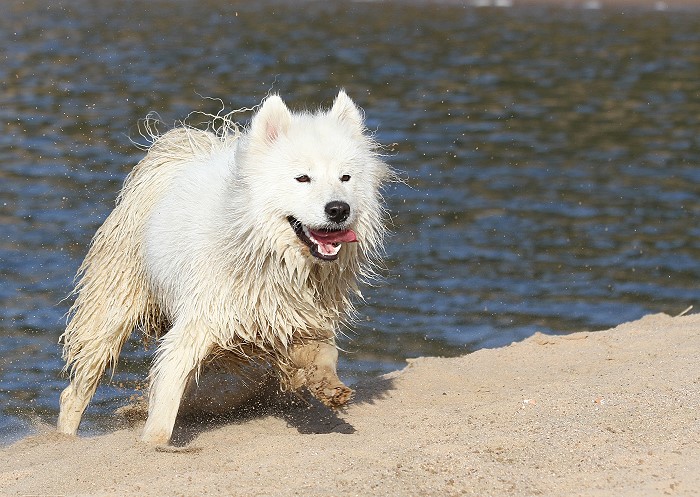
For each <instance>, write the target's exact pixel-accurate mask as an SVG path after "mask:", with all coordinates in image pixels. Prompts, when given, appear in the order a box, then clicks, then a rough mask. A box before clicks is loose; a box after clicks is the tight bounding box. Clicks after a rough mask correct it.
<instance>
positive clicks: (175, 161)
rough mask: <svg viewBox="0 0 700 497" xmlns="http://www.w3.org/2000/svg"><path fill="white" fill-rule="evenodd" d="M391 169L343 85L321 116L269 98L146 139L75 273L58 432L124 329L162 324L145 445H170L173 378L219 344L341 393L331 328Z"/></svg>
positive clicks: (286, 379)
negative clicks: (238, 124)
mask: <svg viewBox="0 0 700 497" xmlns="http://www.w3.org/2000/svg"><path fill="white" fill-rule="evenodd" d="M390 174H391V173H390V170H389V168H388V167H387V166H386V164H384V163H383V162H382V161H381V159H380V157H379V155H378V152H377V144H376V143H375V142H374V141H373V140H372V138H371V137H370V136H368V134H367V131H366V129H365V127H364V123H363V117H362V114H361V111H360V110H359V109H358V108H357V107H356V106H355V104H354V103H353V102H352V100H351V99H350V98H349V97H348V96H347V95H346V94H345V93H344V92H342V91H341V92H340V93H339V94H338V96H337V97H336V99H335V101H334V103H333V106H332V108H331V109H330V111H327V112H322V111H320V112H318V113H315V114H311V113H299V114H297V113H291V112H290V111H289V109H288V108H287V107H286V105H285V104H284V103H283V102H282V100H281V99H280V98H279V97H278V96H271V97H268V98H267V99H266V100H265V101H264V102H263V104H262V106H261V108H260V109H259V111H258V112H257V114H256V115H255V116H254V117H253V120H252V122H251V125H250V128H249V129H248V130H246V131H244V132H242V133H241V132H238V131H237V128H235V127H232V126H229V127H227V128H226V129H225V130H223V132H220V133H213V132H210V131H200V130H195V129H192V128H187V127H181V128H176V129H174V130H172V131H170V132H168V133H166V134H164V135H162V136H161V137H159V138H157V139H156V140H155V142H154V143H153V144H152V146H151V147H150V149H149V151H148V154H147V155H146V157H145V158H144V159H143V160H142V161H141V162H140V163H139V164H138V165H137V166H136V167H135V168H134V170H133V171H132V172H131V174H130V175H129V176H128V178H127V179H126V181H125V183H124V187H123V189H122V191H121V193H120V195H119V197H118V199H117V205H116V208H115V209H114V211H113V212H112V213H111V214H110V216H109V217H108V218H107V219H106V220H105V222H104V224H103V225H102V226H101V227H100V228H99V229H98V230H97V233H96V234H95V237H94V238H93V241H92V245H91V247H90V250H89V252H88V254H87V256H86V258H85V261H84V262H83V264H82V266H81V268H80V270H79V272H78V276H79V278H80V279H79V281H78V284H77V285H76V289H75V291H74V292H75V293H76V294H77V298H76V301H75V303H74V305H73V307H72V308H71V317H70V320H69V323H68V326H67V328H66V331H65V333H64V334H63V336H62V340H63V343H64V351H63V353H64V358H65V359H66V368H67V369H70V371H71V383H70V385H69V386H68V387H67V388H66V389H65V390H64V391H63V393H62V394H61V410H60V415H59V418H58V430H59V431H60V432H63V433H68V434H75V433H76V432H77V430H78V425H79V424H80V419H81V417H82V414H83V411H84V410H85V407H86V406H87V404H88V402H89V401H90V399H91V397H92V396H93V394H94V393H95V389H96V388H97V384H98V382H99V380H100V378H101V376H102V375H103V373H104V371H105V368H106V367H107V366H108V365H109V366H111V367H114V366H115V365H116V362H117V359H118V356H119V353H120V350H121V348H122V345H123V344H124V342H125V341H126V339H127V338H128V337H129V335H130V334H131V332H132V331H133V330H134V329H141V330H143V331H144V332H145V333H147V334H149V335H151V336H158V337H161V336H162V338H161V339H160V341H159V346H158V350H157V352H156V358H155V361H154V365H153V368H152V370H151V375H150V394H149V409H148V419H147V421H146V425H145V427H144V431H143V435H142V440H144V441H145V442H148V443H153V444H164V443H168V442H169V440H170V436H171V434H172V430H173V425H174V423H175V418H176V416H177V412H178V408H179V405H180V401H181V398H182V396H183V392H184V391H185V388H186V386H187V384H188V381H189V380H191V379H192V378H196V376H197V374H198V372H199V369H200V366H201V365H202V363H203V361H204V360H205V359H207V358H208V357H211V356H213V355H216V354H217V353H222V352H225V353H226V354H228V355H232V356H233V357H235V358H236V360H237V361H238V362H239V363H240V364H248V363H250V362H251V361H252V362H254V363H256V364H263V365H266V366H270V367H271V368H272V369H273V370H274V371H276V372H277V374H278V376H279V379H280V381H281V384H282V386H283V387H284V388H287V389H292V390H295V389H299V388H302V387H307V388H308V389H309V391H311V392H312V394H313V395H314V396H316V397H317V398H318V399H319V400H321V401H322V402H324V403H325V404H326V405H328V406H331V407H337V406H341V405H343V404H345V403H346V402H347V401H348V400H349V398H350V395H351V394H352V391H351V390H350V389H349V388H348V387H346V386H345V385H344V384H343V383H342V382H341V381H340V380H339V379H338V376H337V374H336V363H337V357H338V352H337V349H336V345H335V334H336V331H337V329H338V326H339V325H340V324H341V323H342V322H344V320H346V319H347V318H348V317H349V315H351V314H352V312H353V305H352V302H351V296H352V294H359V291H358V288H357V280H358V278H359V279H362V278H363V277H371V276H372V274H373V269H374V268H375V267H376V264H377V263H378V257H379V255H380V253H381V248H382V239H383V234H384V228H383V218H384V212H385V211H384V207H383V203H382V197H381V195H380V187H381V184H382V182H383V181H384V180H386V179H387V177H388V176H389V175H390ZM166 332H167V333H166Z"/></svg>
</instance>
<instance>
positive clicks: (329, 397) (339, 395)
mask: <svg viewBox="0 0 700 497" xmlns="http://www.w3.org/2000/svg"><path fill="white" fill-rule="evenodd" d="M309 390H310V391H311V393H312V394H313V396H314V397H316V398H317V399H318V400H320V401H321V402H322V403H323V404H324V405H326V406H328V407H331V408H333V409H337V408H339V407H342V406H344V405H345V404H347V403H348V402H349V401H350V399H351V398H352V395H353V394H354V393H355V392H354V391H353V390H352V389H351V388H348V387H346V386H345V385H343V384H342V383H336V384H329V382H328V380H326V379H325V378H324V381H322V382H320V383H319V384H318V385H314V386H311V385H309Z"/></svg>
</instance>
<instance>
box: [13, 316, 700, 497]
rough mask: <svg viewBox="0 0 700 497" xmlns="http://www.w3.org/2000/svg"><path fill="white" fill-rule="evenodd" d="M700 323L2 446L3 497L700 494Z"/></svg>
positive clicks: (531, 347) (473, 357)
mask: <svg viewBox="0 0 700 497" xmlns="http://www.w3.org/2000/svg"><path fill="white" fill-rule="evenodd" d="M698 357H700V314H693V315H687V316H682V317H675V318H672V317H669V316H666V315H663V314H656V315H650V316H646V317H645V318H643V319H641V320H638V321H634V322H631V323H625V324H622V325H620V326H618V327H616V328H613V329H610V330H605V331H595V332H579V333H574V334H571V335H561V336H552V335H543V334H540V333H537V334H535V335H533V336H531V337H530V338H528V339H526V340H524V341H522V342H517V343H513V344H511V345H509V346H507V347H502V348H498V349H482V350H479V351H477V352H474V353H472V354H469V355H466V356H462V357H458V358H450V359H444V358H419V359H415V360H411V361H409V364H408V366H407V367H406V368H404V369H403V370H401V371H397V372H394V373H390V374H388V375H384V376H382V377H379V378H376V379H373V380H370V381H365V382H362V383H360V384H359V385H358V386H357V399H356V401H355V402H354V403H353V404H352V405H351V406H350V407H349V408H347V409H346V410H345V411H344V412H338V413H336V412H332V411H329V410H327V409H325V408H322V407H320V406H317V405H316V406H314V405H312V406H306V405H301V404H299V403H297V404H296V405H293V406H286V407H283V408H281V409H277V410H273V411H265V409H262V412H267V413H266V414H261V411H257V412H256V407H255V406H253V407H252V408H250V409H248V410H247V411H246V413H245V414H244V415H239V416H238V417H233V418H230V419H227V420H224V421H221V420H220V421H219V422H217V423H213V424H201V423H199V424H198V423H192V424H182V425H181V426H179V428H178V432H177V433H178V435H177V437H178V439H177V443H176V445H177V446H176V447H174V448H172V449H167V450H156V449H154V448H151V447H147V446H144V445H143V444H141V443H139V442H138V434H139V426H140V424H141V423H142V421H141V419H140V418H139V416H138V415H137V416H135V419H136V421H135V423H134V425H133V426H128V427H122V428H120V429H117V430H116V431H114V432H112V433H109V434H106V435H100V436H95V437H90V438H85V437H78V438H75V437H67V436H62V435H58V434H56V433H55V432H53V431H52V429H51V428H48V429H46V430H45V432H43V433H39V434H37V435H33V436H30V437H27V438H25V439H23V440H20V441H18V442H16V443H14V444H13V445H10V446H9V447H5V448H2V449H0V453H2V457H0V495H26V494H33V495H48V494H52V495H86V494H88V495H126V496H130V495H134V496H136V495H175V494H177V495H185V496H190V495H192V496H195V495H206V494H209V495H241V496H243V495H246V496H247V495H289V496H291V495H305V496H316V495H318V496H322V495H436V496H437V495H506V496H508V495H533V494H539V495H553V496H554V495H591V496H594V495H595V496H608V495H609V496H619V495H630V496H632V495H634V496H637V495H661V494H669V495H698V493H699V492H700V421H699V420H700V407H698V406H700V362H698V360H697V358H698Z"/></svg>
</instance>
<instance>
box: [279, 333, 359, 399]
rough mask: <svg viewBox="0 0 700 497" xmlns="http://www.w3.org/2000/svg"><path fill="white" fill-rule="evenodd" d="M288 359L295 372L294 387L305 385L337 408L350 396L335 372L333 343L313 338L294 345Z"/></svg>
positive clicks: (336, 358) (317, 396)
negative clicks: (297, 370) (296, 371)
mask: <svg viewBox="0 0 700 497" xmlns="http://www.w3.org/2000/svg"><path fill="white" fill-rule="evenodd" d="M289 355H290V359H291V360H292V362H293V363H294V365H295V366H296V367H298V368H299V373H298V375H297V377H296V384H295V385H293V386H294V387H295V388H298V387H301V386H304V385H305V386H306V387H307V388H308V389H309V391H310V392H311V394H312V395H313V396H314V397H316V398H317V399H318V400H320V401H321V402H323V403H324V404H325V405H327V406H328V407H334V408H335V407H341V406H343V405H344V404H346V403H347V402H348V401H349V400H350V398H351V397H352V394H353V391H352V390H351V389H350V388H348V387H347V386H345V385H344V384H343V382H342V381H340V378H338V373H337V372H336V365H337V363H338V349H337V348H336V346H335V344H334V343H328V342H322V341H313V342H307V343H302V344H295V345H293V346H292V348H291V350H290V354H289Z"/></svg>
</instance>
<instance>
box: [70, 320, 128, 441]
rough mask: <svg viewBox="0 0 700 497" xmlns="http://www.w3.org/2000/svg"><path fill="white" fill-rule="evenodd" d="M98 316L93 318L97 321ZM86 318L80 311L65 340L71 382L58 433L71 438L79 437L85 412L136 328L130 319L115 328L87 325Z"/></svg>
mask: <svg viewBox="0 0 700 497" xmlns="http://www.w3.org/2000/svg"><path fill="white" fill-rule="evenodd" d="M97 314H98V313H91V314H90V316H91V317H93V318H96V317H97ZM85 317H86V316H85V315H84V314H83V313H82V311H81V310H79V311H78V313H76V315H75V316H74V317H73V319H72V320H71V323H69V325H68V328H67V330H66V333H65V334H64V336H63V340H64V342H65V349H64V350H65V354H66V356H67V358H68V365H69V367H70V370H71V381H70V384H69V385H68V387H67V388H66V389H65V390H63V392H62V393H61V399H60V404H61V408H60V412H59V415H58V423H57V429H58V431H59V432H61V433H66V434H68V435H75V434H76V433H77V431H78V426H79V425H80V420H81V418H82V415H83V411H85V408H86V407H87V405H88V403H89V402H90V399H91V398H92V396H93V395H94V394H95V390H96V389H97V385H98V383H99V381H100V379H101V378H102V375H103V374H104V372H105V369H106V368H107V367H108V365H110V364H111V365H112V366H113V365H114V364H115V363H116V361H117V358H118V357H119V353H120V352H121V349H122V346H123V345H124V342H125V341H126V339H127V338H128V337H129V335H130V334H131V332H132V330H133V329H134V326H135V323H134V322H133V320H129V319H122V320H119V324H116V323H114V322H112V323H111V326H109V325H108V323H107V322H105V321H102V322H100V321H99V320H97V319H96V320H95V321H93V322H92V323H89V324H87V323H88V322H89V321H87V320H85ZM100 325H102V326H100Z"/></svg>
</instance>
